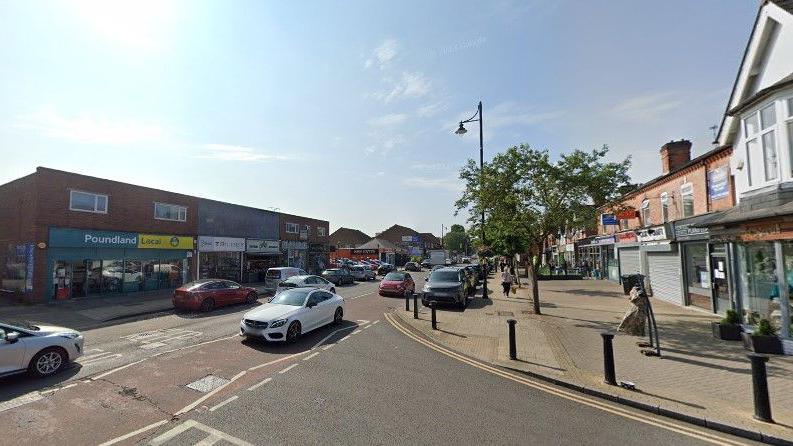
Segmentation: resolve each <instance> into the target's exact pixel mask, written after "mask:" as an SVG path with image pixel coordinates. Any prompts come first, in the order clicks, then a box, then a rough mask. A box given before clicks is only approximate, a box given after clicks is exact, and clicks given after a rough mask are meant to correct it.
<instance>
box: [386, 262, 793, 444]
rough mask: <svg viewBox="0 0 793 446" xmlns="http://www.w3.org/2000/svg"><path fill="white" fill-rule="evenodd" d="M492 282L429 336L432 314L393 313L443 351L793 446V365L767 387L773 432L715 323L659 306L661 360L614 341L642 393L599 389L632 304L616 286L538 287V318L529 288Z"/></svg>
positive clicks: (738, 358)
mask: <svg viewBox="0 0 793 446" xmlns="http://www.w3.org/2000/svg"><path fill="white" fill-rule="evenodd" d="M496 282H497V281H496V280H495V278H492V279H491V280H490V282H489V286H490V290H494V291H495V292H494V293H491V297H492V299H490V300H486V301H485V300H482V299H481V298H477V299H474V300H472V301H471V303H470V304H469V306H468V308H467V309H466V310H465V311H459V310H453V309H442V310H439V311H438V316H437V319H438V330H432V328H431V324H430V322H429V321H430V314H429V309H428V308H421V311H420V314H419V319H418V320H416V319H413V315H412V312H405V311H404V310H402V311H397V312H396V313H395V314H396V315H398V316H399V318H400V320H402V321H403V322H404V323H406V324H408V325H410V326H411V327H412V328H413V329H415V330H417V331H419V332H420V333H422V335H423V336H426V337H427V338H428V339H431V340H432V341H433V342H436V343H438V344H439V345H443V346H446V347H448V348H450V349H453V350H454V351H456V352H460V353H463V354H465V355H469V356H470V357H472V358H476V359H478V360H482V361H486V362H487V363H490V364H493V365H497V366H502V367H505V368H509V369H511V370H516V371H522V372H525V373H527V374H530V375H532V376H538V377H543V378H545V379H548V380H551V381H554V382H557V383H560V384H563V385H567V386H569V387H573V388H581V389H587V390H589V391H594V392H596V393H599V394H602V395H606V396H608V397H616V398H620V399H623V400H624V401H626V402H634V403H638V404H639V405H642V406H645V407H648V408H653V409H654V410H655V411H656V412H663V411H667V410H668V411H670V412H672V413H674V414H678V416H689V417H692V420H696V421H697V422H708V423H711V424H720V425H724V427H731V428H739V429H742V430H745V431H746V432H747V433H752V434H754V435H757V436H758V437H759V436H761V435H763V436H766V437H768V438H779V439H787V440H791V441H793V358H791V357H789V356H788V357H780V356H775V357H773V358H772V359H771V360H770V361H769V362H768V376H769V379H768V382H769V388H770V392H771V405H772V410H773V416H774V419H775V420H776V422H777V423H776V424H769V423H763V422H760V421H757V420H754V419H753V418H752V415H753V400H752V390H751V372H750V364H749V361H748V358H747V357H746V354H747V353H748V352H747V351H746V350H744V349H743V347H742V345H741V343H740V342H730V341H721V340H717V339H714V338H713V337H712V336H711V329H710V322H712V321H717V320H719V318H718V317H716V316H714V315H712V314H709V313H705V312H702V311H699V310H695V309H690V308H684V307H679V306H675V305H672V304H668V303H666V302H663V301H660V300H657V299H653V300H652V303H653V308H654V311H655V313H656V318H657V322H658V326H659V331H660V339H661V347H662V353H661V357H648V356H644V355H643V354H642V353H641V352H640V348H639V347H638V346H637V345H636V342H637V341H646V338H638V337H633V336H629V335H625V334H618V335H617V336H616V337H615V338H614V351H615V366H616V373H617V380H618V381H629V382H632V383H635V385H636V390H634V391H631V390H627V389H623V388H620V387H615V386H609V385H607V384H605V383H604V380H603V356H602V351H603V350H602V349H603V347H602V338H601V336H600V333H601V332H603V331H615V330H616V328H617V326H618V325H619V322H620V320H621V318H622V316H623V314H624V313H625V312H626V311H627V309H628V307H629V303H628V300H627V296H625V295H624V294H623V293H622V288H621V286H619V285H618V284H614V283H612V282H608V281H603V280H569V281H541V282H540V285H539V288H540V301H541V311H542V313H543V314H542V315H535V314H533V312H532V302H531V299H530V298H529V290H530V288H529V287H528V286H527V285H524V286H523V287H522V288H520V289H518V290H517V293H516V294H511V295H510V296H509V297H504V296H503V294H502V293H501V287H500V286H499V284H498V283H496ZM508 319H515V320H517V325H516V339H517V358H518V359H517V360H509V345H508V335H507V333H508V328H507V327H508V325H507V322H506V321H507V320H508Z"/></svg>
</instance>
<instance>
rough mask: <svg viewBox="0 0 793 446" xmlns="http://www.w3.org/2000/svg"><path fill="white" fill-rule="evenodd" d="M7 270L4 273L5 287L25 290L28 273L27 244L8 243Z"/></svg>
mask: <svg viewBox="0 0 793 446" xmlns="http://www.w3.org/2000/svg"><path fill="white" fill-rule="evenodd" d="M4 266H5V271H4V273H3V280H2V284H3V289H5V290H12V291H24V289H25V279H26V273H27V252H26V248H25V245H8V251H7V255H6V263H5V265H4Z"/></svg>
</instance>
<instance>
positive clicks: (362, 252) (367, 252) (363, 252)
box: [350, 248, 378, 256]
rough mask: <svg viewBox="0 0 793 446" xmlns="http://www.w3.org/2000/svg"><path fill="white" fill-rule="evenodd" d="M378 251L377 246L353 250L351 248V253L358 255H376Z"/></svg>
mask: <svg viewBox="0 0 793 446" xmlns="http://www.w3.org/2000/svg"><path fill="white" fill-rule="evenodd" d="M377 251H378V250H377V249H376V248H371V249H370V248H361V249H353V250H351V251H350V254H352V255H356V256H374V255H377Z"/></svg>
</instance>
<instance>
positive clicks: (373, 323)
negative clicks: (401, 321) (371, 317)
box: [372, 319, 380, 325]
mask: <svg viewBox="0 0 793 446" xmlns="http://www.w3.org/2000/svg"><path fill="white" fill-rule="evenodd" d="M378 322H380V319H378V320H376V321H374V322H372V325H375V324H376V323H378Z"/></svg>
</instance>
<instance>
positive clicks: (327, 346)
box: [322, 344, 336, 350]
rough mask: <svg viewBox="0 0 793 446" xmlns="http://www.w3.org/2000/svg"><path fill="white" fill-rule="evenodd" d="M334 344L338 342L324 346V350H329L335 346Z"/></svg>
mask: <svg viewBox="0 0 793 446" xmlns="http://www.w3.org/2000/svg"><path fill="white" fill-rule="evenodd" d="M334 345H336V344H328V345H326V346H324V347H322V350H327V349H329V348H331V347H333V346H334Z"/></svg>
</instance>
